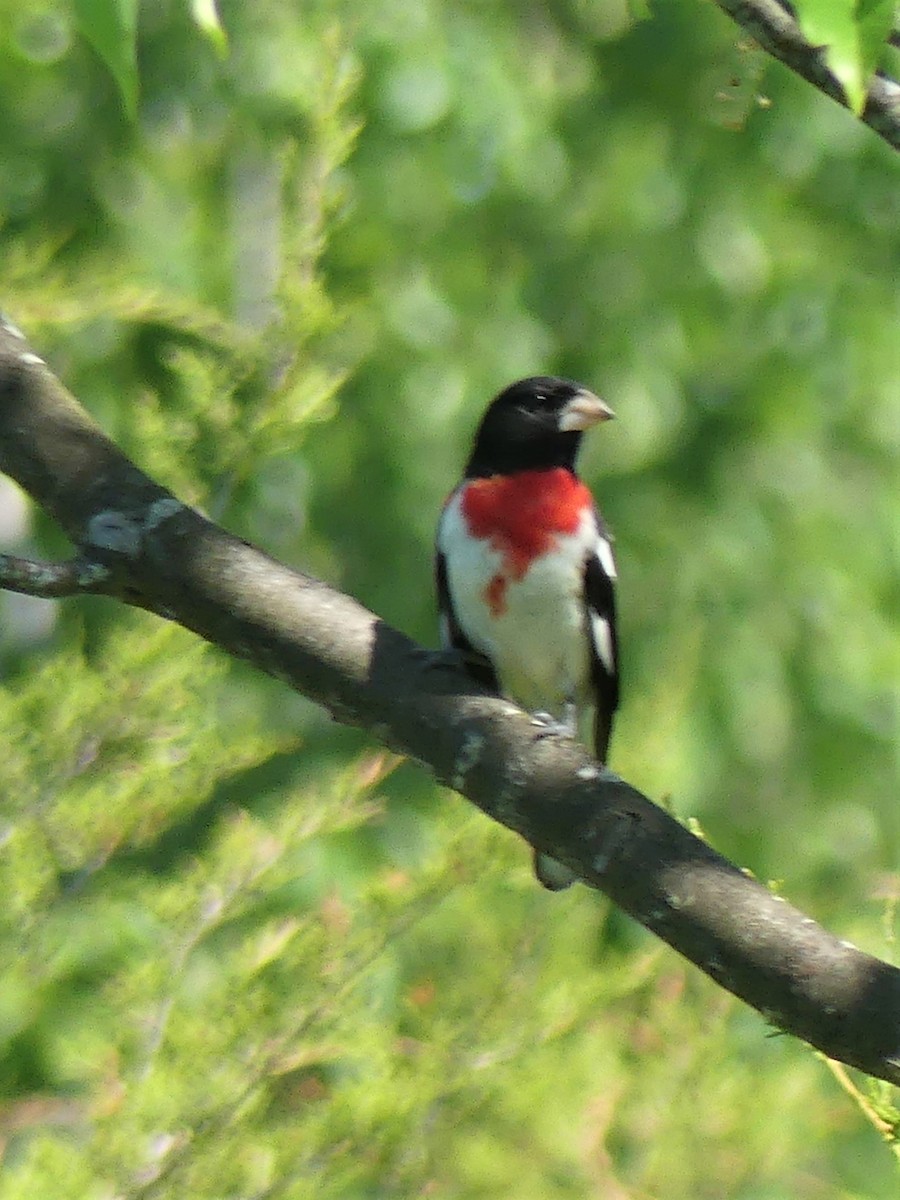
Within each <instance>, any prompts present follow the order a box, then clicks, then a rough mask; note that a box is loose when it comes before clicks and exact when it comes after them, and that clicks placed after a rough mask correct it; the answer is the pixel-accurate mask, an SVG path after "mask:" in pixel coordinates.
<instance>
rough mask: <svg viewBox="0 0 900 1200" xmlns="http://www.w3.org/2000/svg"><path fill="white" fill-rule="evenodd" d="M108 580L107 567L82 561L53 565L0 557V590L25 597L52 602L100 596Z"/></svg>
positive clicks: (10, 555) (4, 555)
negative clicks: (41, 598) (70, 597)
mask: <svg viewBox="0 0 900 1200" xmlns="http://www.w3.org/2000/svg"><path fill="white" fill-rule="evenodd" d="M111 576H112V572H111V571H110V570H109V568H108V567H105V566H103V565H102V563H98V562H92V561H91V560H89V559H86V558H72V559H70V560H69V561H68V562H61V563H53V562H35V561H34V560H33V559H30V558H18V557H17V556H16V555H14V554H0V588H5V589H6V590H7V591H10V592H21V593H22V594H23V595H25V596H42V597H44V598H45V599H48V600H53V599H58V598H59V597H61V596H77V595H79V594H81V593H83V592H102V591H105V590H106V585H107V583H108V581H109V579H110V578H111Z"/></svg>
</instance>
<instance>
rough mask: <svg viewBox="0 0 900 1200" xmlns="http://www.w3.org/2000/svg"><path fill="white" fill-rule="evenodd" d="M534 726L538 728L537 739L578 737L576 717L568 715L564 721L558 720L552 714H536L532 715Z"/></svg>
mask: <svg viewBox="0 0 900 1200" xmlns="http://www.w3.org/2000/svg"><path fill="white" fill-rule="evenodd" d="M531 723H532V725H535V726H537V730H538V732H537V737H538V738H545V737H566V738H574V737H576V736H577V730H576V727H575V719H574V716H570V715H569V714H568V713H567V714H566V716H565V718H564V719H563V720H562V721H559V720H557V718H556V717H554V716H553V714H552V713H548V712H536V713H532V714H531Z"/></svg>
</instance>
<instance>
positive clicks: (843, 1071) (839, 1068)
mask: <svg viewBox="0 0 900 1200" xmlns="http://www.w3.org/2000/svg"><path fill="white" fill-rule="evenodd" d="M816 1057H817V1058H821V1060H822V1062H824V1064H825V1066H826V1067H827V1068H828V1070H829V1071H830V1072H831V1073H832V1075H833V1076H834V1077H835V1079H836V1080H837V1081H838V1083H839V1084H840V1085H841V1087H842V1088H843V1089H844V1091H845V1092H846V1093H847V1095H848V1096H850V1097H851V1098H852V1099H853V1101H854V1102H855V1103H856V1104H857V1105H858V1107H859V1108H860V1110H861V1111H862V1112H863V1113H864V1114H865V1116H866V1118H867V1119H868V1120H869V1121H870V1122H871V1124H872V1125H873V1126H874V1128H875V1129H877V1130H878V1132H879V1133H880V1134H881V1136H882V1137H883V1138H884V1139H885V1140H886V1141H888V1142H891V1143H893V1142H894V1141H895V1140H896V1137H897V1131H896V1129H895V1128H894V1126H893V1125H892V1124H891V1123H890V1121H886V1120H885V1119H884V1117H883V1116H882V1115H881V1113H880V1112H878V1110H877V1109H876V1108H875V1106H874V1104H873V1103H872V1101H871V1100H870V1099H869V1097H868V1096H867V1095H866V1094H865V1092H861V1091H860V1090H859V1088H858V1087H857V1086H856V1084H855V1083H854V1082H853V1080H852V1079H851V1078H850V1076H849V1075H848V1074H847V1068H846V1067H845V1066H844V1064H843V1063H839V1062H837V1061H836V1060H835V1059H833V1058H829V1057H828V1055H827V1054H822V1053H817V1055H816Z"/></svg>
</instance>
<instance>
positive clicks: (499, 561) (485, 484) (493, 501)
mask: <svg viewBox="0 0 900 1200" xmlns="http://www.w3.org/2000/svg"><path fill="white" fill-rule="evenodd" d="M612 415H613V413H612V411H611V410H610V409H609V408H607V406H606V405H605V404H604V403H603V401H602V400H600V399H598V398H597V397H596V396H595V395H593V393H592V392H589V391H588V390H587V389H586V388H583V387H581V386H580V385H579V384H577V383H573V382H572V381H571V380H568V379H556V378H552V377H545V376H537V377H535V378H532V379H521V380H519V382H518V383H514V384H512V385H511V386H510V387H508V388H506V390H505V391H503V392H501V393H500V394H499V395H498V396H497V397H496V398H495V399H494V400H493V402H492V403H491V405H490V407H489V408H488V410H487V412H486V413H485V415H484V417H483V418H482V421H481V424H480V426H479V427H478V431H477V433H476V435H475V445H474V447H473V450H472V454H471V456H470V458H469V461H468V463H467V464H466V470H465V477H464V478H463V481H462V483H461V484H460V485H459V486H458V487H457V488H456V489H455V490H454V491H453V492H452V494H451V495H450V497H449V499H448V500H447V503H446V505H445V506H444V510H443V512H442V513H441V517H440V522H439V524H438V531H437V554H436V562H435V573H436V579H437V594H438V607H439V611H440V623H441V641H442V644H443V646H444V649H445V650H447V649H452V650H454V651H456V652H457V653H459V654H460V655H461V657H462V660H463V662H464V664H465V667H466V669H467V670H468V671H469V673H470V674H471V675H472V676H473V678H475V679H477V680H478V681H479V682H481V683H482V684H484V685H485V686H487V687H490V688H493V689H495V690H496V691H497V692H500V693H502V694H504V695H506V696H508V697H509V698H510V699H511V700H514V701H515V702H516V703H518V704H521V705H522V706H523V707H524V708H527V709H528V710H529V711H531V712H534V713H535V714H536V717H537V719H538V720H539V721H540V722H541V723H542V724H544V725H545V726H546V727H547V728H549V729H551V730H552V731H554V732H556V731H559V732H566V733H568V734H569V735H570V736H574V735H575V734H576V732H577V727H578V725H581V724H582V723H583V721H586V720H588V719H589V720H591V721H592V724H593V743H594V752H595V754H596V756H597V759H598V760H599V761H600V762H601V763H602V762H605V761H606V756H607V751H608V748H609V739H610V734H611V732H612V722H613V714H614V712H615V710H616V705H617V703H618V698H619V683H618V651H617V642H616V613H615V595H614V591H613V581H614V579H615V577H616V567H615V561H614V559H613V553H612V547H611V546H610V535H609V532H608V530H607V528H606V525H605V524H604V522H603V519H602V517H601V516H600V514H599V512H598V511H597V508H596V505H595V504H594V500H593V497H592V496H591V493H590V491H589V490H588V489H587V487H585V485H584V484H583V483H582V482H581V480H580V479H579V478H578V476H577V475H576V474H575V458H576V455H577V454H578V447H579V444H580V442H581V435H582V433H583V432H584V431H585V430H586V429H588V428H590V426H592V425H596V424H597V423H598V422H599V421H605V420H608V419H609V418H610V417H612ZM534 865H535V873H536V875H537V877H538V879H539V880H540V882H541V883H542V884H543V885H544V886H545V887H547V888H550V889H551V890H552V891H557V890H560V889H562V888H565V887H568V886H569V884H570V883H572V882H573V880H574V879H575V876H574V875H573V874H572V872H571V871H570V870H569V869H568V868H567V867H564V866H563V865H562V863H558V862H556V861H555V860H554V859H552V858H550V857H548V856H547V855H545V854H538V853H535V856H534Z"/></svg>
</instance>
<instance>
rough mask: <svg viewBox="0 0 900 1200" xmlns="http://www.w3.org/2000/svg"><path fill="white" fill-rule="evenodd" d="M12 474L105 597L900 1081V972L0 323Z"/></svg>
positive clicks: (731, 986) (789, 1020)
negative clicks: (174, 471)
mask: <svg viewBox="0 0 900 1200" xmlns="http://www.w3.org/2000/svg"><path fill="white" fill-rule="evenodd" d="M0 469H2V470H4V471H6V472H7V473H8V474H9V475H11V476H12V477H13V478H14V479H16V480H18V482H19V483H20V484H21V485H22V486H23V487H24V488H25V489H26V490H27V491H28V492H29V493H30V494H31V495H32V496H33V497H34V499H35V500H36V501H37V502H38V503H39V504H41V505H42V506H43V507H44V508H45V509H46V510H47V511H48V512H50V513H51V514H53V516H54V517H55V518H56V519H57V521H58V522H59V523H60V525H61V526H62V527H63V528H64V529H65V531H66V532H67V533H68V535H69V537H70V538H71V539H72V541H73V542H74V543H75V544H76V546H77V547H78V549H79V554H80V555H81V557H83V558H84V559H86V560H87V561H88V562H90V563H93V564H98V565H99V566H100V567H103V568H105V569H106V570H107V571H108V572H109V573H108V575H100V573H98V572H97V571H96V570H94V571H92V572H91V579H92V582H91V590H95V591H106V592H108V593H109V594H111V595H115V596H118V597H119V598H121V599H122V600H125V601H126V602H128V603H131V604H136V605H139V606H141V607H144V608H147V609H150V610H151V611H153V612H156V613H159V614H160V615H163V616H166V617H168V618H169V619H171V620H174V621H178V622H179V623H180V624H182V625H184V626H186V627H187V628H188V629H192V630H194V631H195V632H196V633H198V634H199V635H200V636H201V637H203V638H206V639H207V640H208V641H209V642H212V643H214V644H215V645H217V646H219V647H221V648H222V649H223V650H225V651H226V652H227V653H229V654H232V655H235V656H237V657H239V658H242V659H245V660H247V661H248V662H251V663H253V664H254V665H255V666H257V667H258V668H260V669H261V670H263V671H266V672H268V673H269V674H270V675H273V676H275V677H276V678H278V679H281V680H283V681H284V682H285V683H286V684H288V686H290V687H293V688H295V689H296V690H297V691H300V692H302V693H304V694H305V695H307V696H310V697H311V698H312V699H314V700H316V701H318V702H319V703H320V704H322V705H324V706H325V707H326V708H327V709H328V710H329V711H330V712H331V713H332V714H333V715H334V716H335V717H336V718H337V719H338V720H340V721H344V722H347V723H352V724H355V725H360V726H363V727H364V728H367V729H369V730H370V731H371V732H372V734H373V735H374V736H375V737H377V738H379V739H380V740H381V741H383V742H385V743H386V744H387V745H389V746H391V747H392V748H393V749H395V750H398V751H400V752H402V753H404V754H407V755H410V756H411V757H413V758H415V759H418V760H419V761H420V762H422V763H423V765H425V766H426V767H427V768H429V769H430V770H432V771H433V772H434V774H435V776H436V777H437V778H438V779H439V780H441V781H442V782H444V783H446V784H448V785H449V786H451V787H453V788H455V789H456V790H457V791H460V792H462V794H463V795H465V796H467V797H468V798H469V799H470V800H472V801H473V802H474V803H475V804H477V805H478V806H479V807H480V808H481V809H483V810H484V812H486V813H487V814H488V815H489V816H491V817H493V818H494V819H495V820H497V821H499V822H501V823H502V824H504V825H506V826H507V827H508V828H509V829H512V830H514V831H515V832H517V833H519V834H521V835H522V836H523V837H524V838H526V839H527V840H528V841H529V842H531V843H532V844H533V845H536V846H537V847H538V848H539V849H541V850H543V851H546V852H548V853H550V854H552V856H553V857H554V858H556V859H559V860H560V861H562V862H564V863H565V864H566V865H568V866H571V867H572V868H573V869H574V870H576V871H577V872H578V873H579V874H580V875H581V876H582V877H583V878H584V879H585V881H586V882H587V883H588V884H590V885H591V886H592V887H596V888H599V889H601V890H602V891H604V892H605V893H606V894H607V895H608V896H610V897H611V898H612V899H613V900H614V901H615V902H616V903H617V904H619V905H620V906H621V907H622V908H623V909H625V911H627V912H628V913H630V914H631V915H632V916H633V917H635V918H636V919H637V920H638V921H640V922H641V923H642V924H643V925H645V926H646V927H647V928H648V929H650V930H652V931H653V932H654V933H655V934H657V935H658V936H659V937H661V938H663V939H664V940H665V941H666V942H668V943H669V944H670V945H671V946H673V947H674V948H675V949H676V950H677V951H679V952H680V953H681V954H683V955H685V957H687V958H689V959H691V961H693V962H694V963H696V964H697V966H699V967H700V968H701V969H702V970H704V971H705V972H706V973H707V974H708V975H710V976H711V977H712V978H713V979H715V980H716V981H717V982H718V983H719V984H721V985H722V986H723V987H725V988H727V989H728V990H729V991H731V992H733V993H734V994H735V995H737V996H740V997H741V998H742V999H744V1000H746V1001H747V1003H748V1004H751V1005H752V1006H753V1007H754V1008H756V1009H758V1010H759V1011H760V1012H761V1013H763V1014H764V1015H765V1017H766V1018H767V1020H769V1021H771V1022H772V1023H773V1024H775V1025H777V1026H779V1027H780V1028H782V1029H784V1030H786V1031H788V1032H790V1033H793V1034H795V1035H796V1036H797V1037H800V1038H802V1039H803V1040H805V1041H807V1042H811V1043H812V1044H813V1045H815V1046H817V1047H818V1048H819V1049H820V1050H822V1051H823V1052H824V1053H825V1054H827V1055H828V1056H829V1057H832V1058H836V1059H840V1060H841V1061H842V1062H845V1063H849V1064H850V1065H852V1066H856V1067H859V1068H861V1069H862V1070H864V1071H867V1072H869V1074H871V1075H876V1076H879V1077H881V1078H883V1079H887V1080H890V1081H892V1082H894V1083H900V971H898V970H897V969H896V968H894V967H891V966H889V965H888V964H887V963H883V962H880V961H879V960H878V959H876V958H873V957H871V956H870V955H868V954H865V953H863V952H862V951H860V950H857V949H856V948H855V947H854V946H851V945H849V944H848V943H846V942H841V941H838V939H837V938H835V937H832V936H831V935H830V934H829V933H827V932H826V931H825V930H824V929H822V928H821V927H819V926H818V925H816V923H815V922H814V921H812V920H811V919H810V918H809V917H805V916H804V915H803V914H802V913H800V912H798V911H797V910H796V909H794V908H792V907H791V906H790V905H789V904H786V903H785V902H783V901H782V900H781V899H780V898H779V897H777V896H773V895H772V894H771V893H770V892H768V891H767V890H766V889H765V888H764V887H762V886H761V885H760V884H758V883H756V882H755V881H754V880H752V879H751V878H749V877H748V876H747V875H745V874H744V873H743V872H742V871H740V870H739V869H738V868H737V867H735V866H734V865H733V864H731V863H729V862H728V861H727V860H726V859H724V858H723V857H722V856H721V855H719V854H717V853H716V852H715V851H714V850H712V849H711V848H710V847H709V846H707V845H706V844H705V843H704V842H702V841H700V840H699V839H698V838H696V837H694V836H693V835H692V834H690V833H689V832H688V831H687V830H686V829H684V828H683V827H682V826H681V825H679V824H678V822H677V821H675V820H674V819H673V818H672V817H670V816H669V815H668V814H667V813H665V812H663V811H662V810H661V809H659V808H657V807H656V806H655V805H654V804H652V803H651V802H650V801H649V800H648V799H647V798H646V797H645V796H643V795H641V793H640V792H638V791H636V790H635V789H634V788H632V787H630V786H629V785H628V784H627V783H625V782H624V781H623V780H621V779H619V778H618V777H617V776H616V775H614V774H613V773H612V772H611V771H608V770H606V769H604V768H601V767H599V766H598V765H597V764H596V763H595V762H593V761H592V760H591V759H590V758H589V757H588V756H587V754H586V753H585V752H584V751H583V750H581V749H580V748H579V747H577V746H575V745H574V744H572V743H570V742H566V741H564V740H560V739H549V738H539V737H537V736H536V734H535V730H534V728H533V725H532V723H531V720H530V718H529V717H528V716H527V715H526V714H525V713H523V712H521V711H520V710H519V709H517V708H515V707H514V706H513V705H511V704H509V703H507V702H506V701H505V700H501V699H499V698H498V697H496V696H491V695H489V694H488V693H486V692H484V691H482V690H481V689H480V688H478V687H477V686H476V685H474V684H472V683H471V682H470V681H469V680H468V679H466V678H465V677H463V676H462V675H460V674H458V673H457V672H455V671H453V670H435V669H425V667H424V666H423V662H424V659H423V652H422V650H421V648H420V647H418V646H416V645H415V644H414V643H413V642H411V641H410V640H409V639H408V638H406V637H404V635H403V634H401V633H398V632H397V631H396V630H394V629H391V628H390V627H389V626H387V625H385V624H384V622H382V621H380V620H378V618H377V617H375V616H373V615H372V614H371V613H369V612H367V611H366V610H365V609H364V608H362V607H361V606H360V605H359V604H357V603H356V602H355V601H354V600H352V599H350V598H349V597H348V596H344V595H341V594H340V593H339V592H336V591H334V590H333V589H332V588H329V587H327V586H326V585H325V584H323V583H320V582H319V581H317V580H315V579H311V578H309V577H308V576H305V575H301V574H299V573H297V572H295V571H291V570H289V569H288V568H287V567H285V566H282V565H281V564H280V563H278V562H276V561H275V560H274V559H272V558H270V557H268V556H267V555H266V554H264V553H263V552H262V551H260V550H257V549H256V548H255V547H253V546H250V545H248V544H247V543H246V542H242V541H240V540H239V539H238V538H236V537H233V536H232V535H231V534H229V533H227V532H226V531H225V530H224V529H221V528H219V527H218V526H216V525H214V524H212V523H211V522H210V521H208V520H206V519H205V518H204V517H203V516H201V515H200V514H199V513H197V512H195V511H193V510H192V509H190V508H188V507H187V506H186V505H184V504H182V503H181V502H180V501H178V500H177V499H176V498H175V497H174V496H172V495H171V494H170V493H168V492H166V491H165V489H163V488H161V487H160V486H159V485H158V484H156V483H154V482H153V481H152V480H150V479H148V478H147V477H146V476H145V475H143V474H142V473H141V472H140V471H139V470H138V469H137V467H135V466H134V465H133V464H132V463H131V462H129V460H128V459H127V458H126V457H125V456H124V455H123V454H122V453H121V452H120V451H119V450H118V449H117V448H116V447H115V446H114V445H113V444H112V442H110V441H109V439H108V438H107V437H106V436H105V435H104V434H103V433H102V432H101V430H100V429H98V427H97V426H96V425H95V424H94V422H93V421H92V420H91V419H90V417H88V415H87V414H86V413H85V412H84V411H83V410H82V409H81V408H80V407H79V406H78V404H77V403H76V401H75V400H74V399H73V398H72V397H71V396H70V395H69V393H68V392H67V391H66V390H65V389H64V388H63V387H62V385H61V384H60V383H59V382H58V381H57V380H56V379H55V378H54V376H53V375H52V374H51V372H50V371H49V370H48V369H47V367H46V366H44V365H43V363H41V361H40V360H39V359H37V356H36V355H34V354H33V353H32V352H31V351H30V350H29V349H28V347H27V345H26V344H25V342H24V340H23V339H22V337H21V334H19V333H18V331H12V330H11V329H10V328H9V327H8V326H5V325H2V324H0Z"/></svg>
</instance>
